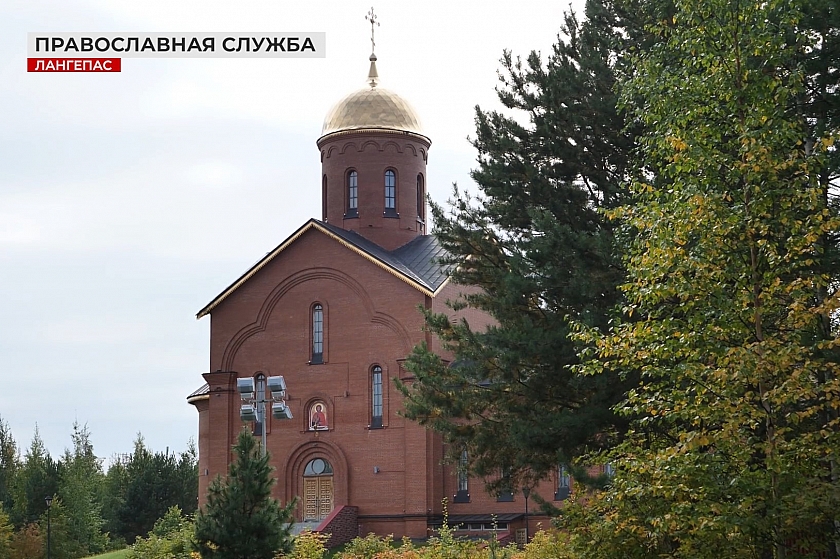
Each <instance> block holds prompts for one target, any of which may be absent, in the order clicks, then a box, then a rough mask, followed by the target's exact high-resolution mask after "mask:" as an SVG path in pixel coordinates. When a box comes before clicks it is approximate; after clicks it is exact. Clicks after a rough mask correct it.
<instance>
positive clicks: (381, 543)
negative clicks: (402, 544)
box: [337, 533, 394, 559]
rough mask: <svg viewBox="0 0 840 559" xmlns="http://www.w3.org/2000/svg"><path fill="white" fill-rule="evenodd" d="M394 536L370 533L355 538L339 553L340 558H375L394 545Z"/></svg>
mask: <svg viewBox="0 0 840 559" xmlns="http://www.w3.org/2000/svg"><path fill="white" fill-rule="evenodd" d="M393 543H394V536H393V535H388V536H383V537H380V536H377V535H376V534H373V533H370V534H368V535H367V536H365V537H357V538H353V540H352V541H351V542H350V543H348V544H347V545H346V546H344V549H343V550H342V551H341V553H339V554H338V555H337V557H338V559H374V557H376V556H377V555H378V554H380V553H383V552H385V551H389V550H390V549H391V548H392V547H393Z"/></svg>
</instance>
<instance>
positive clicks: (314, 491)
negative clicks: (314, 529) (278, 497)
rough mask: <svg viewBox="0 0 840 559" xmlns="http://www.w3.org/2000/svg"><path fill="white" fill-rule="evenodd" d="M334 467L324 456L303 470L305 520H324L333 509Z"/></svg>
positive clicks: (311, 462)
mask: <svg viewBox="0 0 840 559" xmlns="http://www.w3.org/2000/svg"><path fill="white" fill-rule="evenodd" d="M333 500H334V499H333V468H332V465H330V463H329V462H327V461H326V460H324V459H323V458H315V459H314V460H310V461H309V463H308V464H307V465H306V468H305V469H304V470H303V520H304V521H309V520H323V519H325V518H326V517H327V515H328V514H330V511H332V509H333Z"/></svg>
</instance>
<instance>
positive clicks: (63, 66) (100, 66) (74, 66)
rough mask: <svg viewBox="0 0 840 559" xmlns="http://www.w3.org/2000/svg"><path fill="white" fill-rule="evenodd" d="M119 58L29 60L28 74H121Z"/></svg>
mask: <svg viewBox="0 0 840 559" xmlns="http://www.w3.org/2000/svg"><path fill="white" fill-rule="evenodd" d="M120 62H121V59H119V58H27V59H26V71H27V72H119V71H120V67H121V64H120Z"/></svg>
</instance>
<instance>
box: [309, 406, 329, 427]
mask: <svg viewBox="0 0 840 559" xmlns="http://www.w3.org/2000/svg"><path fill="white" fill-rule="evenodd" d="M328 429H329V424H328V423H327V408H326V406H325V405H324V403H323V402H316V403H314V404H312V407H310V408H309V430H310V431H326V430H328Z"/></svg>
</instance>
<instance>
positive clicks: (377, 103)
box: [321, 55, 425, 138]
mask: <svg viewBox="0 0 840 559" xmlns="http://www.w3.org/2000/svg"><path fill="white" fill-rule="evenodd" d="M370 66H371V68H370V73H369V74H368V83H369V84H370V87H366V88H364V89H360V90H359V91H355V92H353V93H351V94H350V95H348V96H347V97H345V98H344V99H342V100H341V101H339V102H338V103H336V104H335V106H333V108H332V109H330V112H328V113H327V118H325V119H324V126H323V128H322V130H321V137H322V138H323V137H324V136H327V135H329V134H332V133H334V132H341V131H345V130H370V129H373V130H376V129H385V130H397V131H400V132H412V133H414V134H419V135H421V136H424V134H423V127H422V126H421V125H420V118H419V117H418V116H417V112H416V111H415V110H414V107H412V106H411V105H410V104H409V102H408V101H406V100H405V99H403V98H402V97H400V96H399V95H397V94H396V93H394V92H393V91H388V90H387V89H382V88H381V87H377V84H378V82H379V76H378V74H377V73H376V57H375V55H371V65H370ZM424 137H425V136H424Z"/></svg>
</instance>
